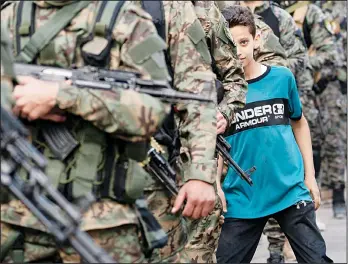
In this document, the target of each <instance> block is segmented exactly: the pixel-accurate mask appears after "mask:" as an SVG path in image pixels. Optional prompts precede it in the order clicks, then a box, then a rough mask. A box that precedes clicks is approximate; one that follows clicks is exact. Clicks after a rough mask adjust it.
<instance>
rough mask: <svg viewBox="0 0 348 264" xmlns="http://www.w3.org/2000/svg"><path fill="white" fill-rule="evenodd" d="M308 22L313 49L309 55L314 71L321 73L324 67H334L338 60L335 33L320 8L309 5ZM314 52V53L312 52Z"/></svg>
mask: <svg viewBox="0 0 348 264" xmlns="http://www.w3.org/2000/svg"><path fill="white" fill-rule="evenodd" d="M306 21H307V23H308V27H309V28H310V38H311V42H312V45H311V46H312V48H311V47H308V48H309V49H310V53H309V61H310V64H311V66H312V67H313V70H314V71H319V70H320V69H321V68H322V67H323V66H324V65H332V64H333V63H335V60H336V56H337V53H336V49H335V44H334V40H333V32H330V30H331V29H330V28H329V27H328V24H327V23H328V22H329V21H328V18H327V17H326V16H325V15H324V13H323V12H322V11H321V9H320V8H319V7H317V6H316V5H314V4H309V5H308V10H307V13H306ZM312 50H313V53H312V52H311V51H312Z"/></svg>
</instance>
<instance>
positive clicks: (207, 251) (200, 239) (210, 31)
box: [185, 1, 247, 263]
mask: <svg viewBox="0 0 348 264" xmlns="http://www.w3.org/2000/svg"><path fill="white" fill-rule="evenodd" d="M194 6H195V11H196V15H197V17H198V19H199V21H200V22H201V24H202V26H203V29H204V31H205V36H206V40H207V44H208V46H209V47H210V52H211V57H212V60H213V61H214V62H213V70H214V71H216V72H215V73H216V75H217V76H218V78H219V80H221V81H222V85H223V87H224V90H225V93H224V97H223V99H222V101H221V102H220V104H219V107H218V109H219V111H220V112H221V113H222V115H223V116H224V117H225V118H226V120H227V122H228V124H229V123H230V122H232V119H233V116H234V110H235V109H237V108H239V107H243V105H244V104H245V94H246V89H247V84H246V82H245V80H244V72H243V69H242V65H241V63H240V62H239V59H238V57H237V51H236V46H235V44H234V42H233V40H232V36H231V35H230V32H229V30H228V27H226V25H227V23H226V20H225V19H224V17H223V16H222V14H221V13H220V10H219V9H218V7H217V6H216V5H215V4H214V1H195V3H194ZM207 63H209V62H207ZM227 127H228V125H227ZM221 215H222V204H221V201H220V199H217V200H216V205H215V208H214V210H213V211H212V212H211V213H210V214H209V215H208V216H207V217H204V218H202V219H198V220H194V221H190V222H189V241H188V243H187V244H186V247H185V249H186V250H185V251H186V253H187V254H188V255H189V257H190V260H191V262H200V263H212V262H216V257H215V250H216V248H217V243H218V238H219V235H220V231H221V224H220V221H219V219H220V216H221Z"/></svg>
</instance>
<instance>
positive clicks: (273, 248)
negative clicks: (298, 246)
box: [263, 218, 285, 263]
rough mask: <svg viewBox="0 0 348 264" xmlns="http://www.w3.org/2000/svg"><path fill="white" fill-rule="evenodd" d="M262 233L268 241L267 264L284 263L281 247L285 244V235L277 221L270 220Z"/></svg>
mask: <svg viewBox="0 0 348 264" xmlns="http://www.w3.org/2000/svg"><path fill="white" fill-rule="evenodd" d="M263 233H264V234H265V235H266V236H267V239H268V243H269V245H268V250H269V253H270V257H269V258H268V259H267V263H275V261H276V262H277V263H282V262H284V256H283V247H284V244H285V235H284V233H283V231H282V230H281V228H280V226H279V224H278V223H277V221H276V220H275V219H273V218H270V219H269V220H268V221H267V223H266V226H265V228H264V231H263Z"/></svg>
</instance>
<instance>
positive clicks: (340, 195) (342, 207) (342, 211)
mask: <svg viewBox="0 0 348 264" xmlns="http://www.w3.org/2000/svg"><path fill="white" fill-rule="evenodd" d="M332 209H333V213H334V218H337V219H343V218H345V217H346V214H347V210H346V203H345V200H344V185H342V186H340V187H339V188H334V189H333V190H332Z"/></svg>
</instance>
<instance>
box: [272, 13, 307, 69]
mask: <svg viewBox="0 0 348 264" xmlns="http://www.w3.org/2000/svg"><path fill="white" fill-rule="evenodd" d="M272 8H273V12H274V14H275V16H276V17H277V18H278V20H279V31H280V37H279V41H280V44H281V45H282V47H283V48H284V49H285V52H286V56H287V59H288V63H289V68H290V70H291V71H292V73H293V74H294V75H296V73H297V72H298V71H302V70H303V69H304V68H305V67H306V65H307V64H308V61H306V56H305V53H306V48H305V46H304V42H303V38H302V32H301V31H300V30H299V29H298V28H297V26H296V23H295V21H294V19H293V18H292V17H291V15H290V14H289V13H288V12H286V11H285V10H283V9H281V8H280V7H277V6H272Z"/></svg>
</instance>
